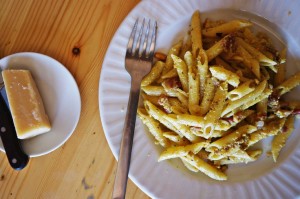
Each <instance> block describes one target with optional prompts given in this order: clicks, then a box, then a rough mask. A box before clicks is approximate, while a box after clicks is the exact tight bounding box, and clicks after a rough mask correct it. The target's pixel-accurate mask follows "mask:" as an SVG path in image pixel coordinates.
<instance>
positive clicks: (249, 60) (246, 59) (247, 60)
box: [237, 46, 260, 79]
mask: <svg viewBox="0 0 300 199" xmlns="http://www.w3.org/2000/svg"><path fill="white" fill-rule="evenodd" d="M237 53H238V54H239V55H240V56H241V57H242V58H243V63H244V64H245V66H247V67H248V68H249V69H250V70H251V71H252V72H253V74H254V75H255V76H256V77H257V78H258V79H260V66H259V62H258V60H257V59H255V58H253V57H252V56H251V55H250V53H249V52H248V51H247V50H246V49H245V48H244V47H243V46H238V48H237Z"/></svg>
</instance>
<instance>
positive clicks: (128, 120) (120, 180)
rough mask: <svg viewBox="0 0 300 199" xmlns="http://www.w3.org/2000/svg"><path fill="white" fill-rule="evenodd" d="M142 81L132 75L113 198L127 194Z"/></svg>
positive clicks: (119, 197) (118, 198) (116, 198)
mask: <svg viewBox="0 0 300 199" xmlns="http://www.w3.org/2000/svg"><path fill="white" fill-rule="evenodd" d="M140 83H141V81H139V80H136V79H135V78H133V77H132V81H131V88H130V95H129V100H128V106H127V112H126V117H125V124H124V128H123V133H122V134H123V136H122V140H121V146H120V155H119V160H118V166H117V172H116V177H115V184H114V190H113V195H112V198H113V199H123V198H125V194H126V187H127V180H128V171H129V165H130V158H131V150H132V142H133V137H134V129H135V121H136V112H137V107H138V102H139V94H140Z"/></svg>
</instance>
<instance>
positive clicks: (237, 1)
mask: <svg viewBox="0 0 300 199" xmlns="http://www.w3.org/2000/svg"><path fill="white" fill-rule="evenodd" d="M196 9H199V10H200V12H201V17H202V20H204V19H205V18H206V17H210V18H214V19H233V18H242V19H249V20H251V21H252V22H253V23H254V24H255V30H256V31H263V32H266V33H267V34H268V35H269V36H270V37H271V39H272V40H273V42H274V43H275V45H276V47H277V48H279V49H282V48H283V47H284V46H288V56H287V59H288V61H287V75H291V74H293V73H295V72H296V71H300V46H299V44H300V37H299V32H300V20H299V9H300V2H299V1H295V0H287V1H280V0H277V1H275V0H274V1H268V0H252V1H247V0H210V1H208V0H203V1H199V0H185V1H180V0H164V1H160V0H146V1H143V2H141V3H140V4H138V5H137V6H136V7H135V8H134V9H133V10H132V12H131V13H130V14H129V15H128V16H127V17H126V19H125V20H124V21H123V23H122V24H121V26H120V27H119V29H118V31H117V32H116V34H115V36H114V38H113V39H112V41H111V44H110V46H109V48H108V50H107V53H106V57H105V60H104V62H103V66H102V71H101V78H100V82H99V105H100V110H101V111H100V115H101V120H102V125H103V128H104V131H105V135H106V138H107V141H108V143H109V146H110V148H111V150H112V152H113V154H114V156H115V157H116V158H117V156H118V152H119V145H120V140H121V136H122V135H121V132H122V128H123V122H124V118H125V113H126V107H127V101H128V94H129V88H130V76H129V75H128V74H127V72H126V70H125V69H124V57H125V51H126V45H127V42H128V37H129V35H130V32H131V28H132V26H133V24H134V22H135V20H136V18H138V17H140V18H143V17H145V18H152V19H156V20H157V21H158V27H159V28H158V39H157V50H159V51H163V52H166V51H167V49H169V48H170V46H171V45H172V44H174V43H175V42H176V41H177V40H178V39H179V38H181V37H182V36H183V35H185V34H186V31H187V29H188V23H189V20H190V17H191V15H192V13H193V12H194V11H195V10H196ZM299 91H300V89H299V88H297V89H295V90H293V92H292V93H290V94H289V95H287V98H288V99H293V100H300V96H299V95H297V93H298V92H299ZM299 127H300V122H299V119H298V120H297V121H296V123H295V128H296V129H295V131H294V132H293V134H292V136H291V138H290V139H289V140H288V142H287V146H286V147H285V148H284V149H283V151H282V152H281V154H280V157H279V160H278V162H277V163H273V161H272V158H271V157H270V156H267V155H263V156H262V157H261V158H260V159H259V160H258V161H256V162H254V163H249V164H247V165H244V164H242V165H235V166H230V167H229V170H228V171H227V174H228V178H229V180H228V181H226V182H218V181H214V180H211V179H209V178H208V177H207V176H205V175H203V174H201V173H199V174H198V173H197V174H195V173H192V172H189V171H187V170H186V169H183V166H182V164H181V162H180V161H177V160H172V161H164V162H160V163H158V162H157V159H158V156H159V153H160V152H161V148H159V147H158V146H156V145H154V143H153V139H152V137H151V136H150V135H149V133H148V132H147V130H146V129H145V128H144V126H143V125H142V123H141V121H140V120H139V119H137V122H136V129H135V137H134V145H133V152H132V160H131V167H130V171H129V177H130V178H131V179H132V180H133V181H134V183H135V184H136V185H137V186H139V187H140V188H141V189H142V190H143V191H144V192H145V193H147V194H148V195H149V196H151V197H152V198H166V199H168V198H172V199H176V198H178V199H181V198H249V199H250V198H251V199H252V198H272V199H275V198H296V197H297V196H300V185H299V183H300V172H299V168H300V143H299V142H300V141H299V140H300V132H299V131H300V128H299ZM258 147H261V148H263V150H264V152H265V153H266V152H267V151H268V150H269V149H270V139H267V140H265V141H264V142H261V143H260V144H259V145H258Z"/></svg>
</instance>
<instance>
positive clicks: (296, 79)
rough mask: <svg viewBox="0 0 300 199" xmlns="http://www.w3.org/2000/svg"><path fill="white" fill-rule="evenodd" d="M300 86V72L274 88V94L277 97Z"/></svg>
mask: <svg viewBox="0 0 300 199" xmlns="http://www.w3.org/2000/svg"><path fill="white" fill-rule="evenodd" d="M299 84H300V72H298V73H296V74H294V75H293V76H291V77H289V78H288V79H287V80H285V81H284V82H282V83H281V84H280V85H279V86H277V87H276V88H275V91H274V92H275V93H276V94H278V95H279V96H281V95H283V94H285V93H287V92H289V91H290V90H292V89H293V88H295V87H296V86H298V85H299Z"/></svg>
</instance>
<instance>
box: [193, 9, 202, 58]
mask: <svg viewBox="0 0 300 199" xmlns="http://www.w3.org/2000/svg"><path fill="white" fill-rule="evenodd" d="M190 27H191V30H190V32H191V41H192V54H193V56H194V57H197V55H198V52H199V50H200V49H202V34H201V19H200V12H199V11H196V12H194V14H193V16H192V19H191V24H190Z"/></svg>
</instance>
